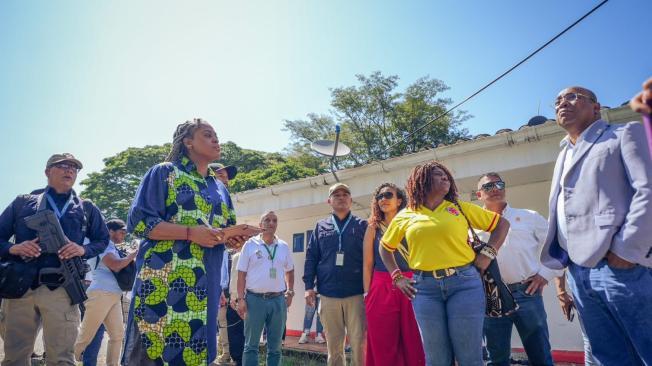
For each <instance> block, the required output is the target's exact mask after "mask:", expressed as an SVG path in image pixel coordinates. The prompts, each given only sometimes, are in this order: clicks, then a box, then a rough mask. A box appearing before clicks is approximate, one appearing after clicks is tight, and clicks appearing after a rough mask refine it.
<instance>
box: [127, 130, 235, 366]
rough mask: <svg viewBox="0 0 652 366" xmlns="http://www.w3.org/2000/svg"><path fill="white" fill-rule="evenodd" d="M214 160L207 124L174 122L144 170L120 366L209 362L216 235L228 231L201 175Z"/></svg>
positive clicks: (212, 183) (132, 218)
mask: <svg viewBox="0 0 652 366" xmlns="http://www.w3.org/2000/svg"><path fill="white" fill-rule="evenodd" d="M219 158H220V145H219V141H218V139H217V136H216V134H215V131H214V130H213V127H212V126H211V125H210V124H208V123H207V122H206V121H203V120H201V119H195V120H193V121H188V122H185V123H182V124H180V125H179V126H177V129H176V131H175V133H174V141H173V145H172V151H171V152H170V155H169V156H168V158H167V159H166V160H167V161H166V162H164V163H161V164H157V165H155V166H154V167H152V168H151V169H150V170H149V171H148V172H147V174H145V177H144V178H143V180H142V182H141V184H140V187H139V188H138V191H137V192H136V197H135V198H134V202H133V203H132V206H131V209H130V211H129V225H128V229H129V231H130V232H133V233H134V234H136V235H139V236H142V237H143V238H144V240H143V241H142V243H141V245H140V251H139V253H138V257H137V260H136V265H137V267H138V276H137V279H136V283H135V284H134V289H133V300H132V303H131V308H130V312H129V320H128V324H127V339H126V342H125V351H124V354H123V364H125V365H129V366H131V365H133V366H136V365H137V366H144V365H173V366H177V365H188V366H190V365H207V364H208V363H209V362H211V361H212V360H213V359H214V358H215V355H216V349H217V347H216V332H217V310H218V307H219V299H220V293H219V289H220V266H221V264H222V254H223V252H224V245H222V244H223V242H224V240H223V237H224V233H223V231H222V230H221V228H224V227H227V226H229V225H233V224H235V212H234V210H233V205H232V203H231V199H230V197H229V193H228V191H227V189H226V187H225V186H224V185H223V184H222V183H221V182H220V181H219V180H217V179H216V178H215V174H214V173H213V171H212V170H211V169H208V164H209V163H211V162H213V161H214V160H217V159H219ZM206 223H208V224H209V225H210V227H209V226H208V225H207V224H206ZM230 244H232V245H238V244H241V243H240V240H238V242H237V243H230Z"/></svg>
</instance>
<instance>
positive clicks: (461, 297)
mask: <svg viewBox="0 0 652 366" xmlns="http://www.w3.org/2000/svg"><path fill="white" fill-rule="evenodd" d="M414 279H415V280H416V284H415V287H416V289H417V295H416V298H415V299H414V300H412V306H413V307H414V314H415V316H416V319H417V324H418V325H419V330H420V332H421V340H422V341H423V348H424V351H425V353H426V364H427V365H430V366H437V365H441V366H450V365H451V364H452V363H453V357H454V358H455V359H457V362H458V364H459V366H482V365H483V361H482V325H483V322H484V312H485V297H484V288H483V287H482V281H481V280H480V274H479V273H478V271H477V270H476V268H475V267H474V266H473V265H466V266H463V267H458V268H457V272H456V273H455V274H453V275H452V276H449V277H446V278H442V279H435V278H433V277H423V276H422V275H421V274H416V275H415V277H414Z"/></svg>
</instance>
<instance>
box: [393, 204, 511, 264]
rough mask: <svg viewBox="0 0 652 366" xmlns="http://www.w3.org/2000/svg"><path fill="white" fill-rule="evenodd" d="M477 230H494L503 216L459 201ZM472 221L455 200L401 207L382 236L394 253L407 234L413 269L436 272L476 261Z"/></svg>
mask: <svg viewBox="0 0 652 366" xmlns="http://www.w3.org/2000/svg"><path fill="white" fill-rule="evenodd" d="M459 203H460V206H461V207H462V210H464V213H465V214H466V217H468V218H469V221H470V222H471V226H473V228H474V229H479V230H483V231H488V232H491V231H493V230H494V229H495V228H496V224H497V223H498V220H499V219H500V215H498V214H497V213H495V212H491V211H487V210H485V209H483V208H482V207H480V206H477V205H474V204H472V203H468V202H462V201H459ZM468 228H469V226H468V224H467V222H466V220H465V219H464V216H463V215H462V213H461V212H459V209H458V208H457V206H455V204H454V203H452V202H449V201H446V200H444V202H442V203H441V204H440V205H439V206H438V207H437V208H435V210H434V211H433V210H430V209H428V208H427V207H424V206H421V207H419V208H417V209H416V210H412V209H410V208H405V209H403V210H401V211H400V212H399V213H398V214H397V215H396V216H395V217H394V219H393V220H392V222H391V223H390V224H389V227H388V228H387V231H385V234H384V235H383V238H382V243H381V245H382V246H383V248H385V249H387V250H389V251H390V252H393V251H395V250H396V248H397V247H398V245H399V244H400V242H401V240H402V239H403V238H404V237H405V238H406V239H407V242H408V248H409V253H410V257H409V264H410V268H412V269H415V270H422V271H433V270H436V269H442V268H451V267H459V266H463V265H466V264H468V263H470V262H472V261H473V260H474V259H475V253H474V252H473V249H471V246H469V244H468V241H467V239H468V235H469V232H468Z"/></svg>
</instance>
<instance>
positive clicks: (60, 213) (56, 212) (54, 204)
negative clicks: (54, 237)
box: [45, 193, 72, 220]
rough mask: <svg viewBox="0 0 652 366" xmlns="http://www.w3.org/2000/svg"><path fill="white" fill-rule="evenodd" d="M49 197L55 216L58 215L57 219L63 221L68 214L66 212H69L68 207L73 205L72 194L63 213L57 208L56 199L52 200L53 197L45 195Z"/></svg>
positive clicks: (62, 210) (64, 206)
mask: <svg viewBox="0 0 652 366" xmlns="http://www.w3.org/2000/svg"><path fill="white" fill-rule="evenodd" d="M45 197H47V199H48V202H50V206H52V210H54V214H55V215H57V218H58V219H59V220H61V218H62V217H63V215H65V214H66V211H68V206H70V204H71V203H72V193H71V194H70V198H69V199H68V202H66V204H65V205H63V208H62V209H61V211H59V208H58V207H57V204H56V203H55V202H54V199H52V196H50V195H49V194H47V195H45Z"/></svg>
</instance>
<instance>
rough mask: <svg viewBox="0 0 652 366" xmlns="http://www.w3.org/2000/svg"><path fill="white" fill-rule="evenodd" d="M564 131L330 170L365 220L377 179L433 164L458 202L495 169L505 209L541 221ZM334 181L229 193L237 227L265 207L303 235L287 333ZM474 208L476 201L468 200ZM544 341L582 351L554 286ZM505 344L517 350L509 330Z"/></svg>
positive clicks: (285, 229) (297, 326)
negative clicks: (451, 180)
mask: <svg viewBox="0 0 652 366" xmlns="http://www.w3.org/2000/svg"><path fill="white" fill-rule="evenodd" d="M603 118H605V119H607V120H609V121H612V122H623V121H629V120H634V119H636V118H638V116H637V115H635V114H633V113H632V112H631V111H630V110H629V109H627V108H618V109H612V110H605V111H603ZM564 135H565V133H564V131H563V130H562V129H560V128H559V127H557V126H556V124H555V123H554V122H548V123H546V124H544V125H539V126H536V127H530V128H525V129H523V130H519V131H514V132H511V133H504V134H500V135H495V136H490V137H487V138H482V139H478V140H473V141H468V142H464V143H461V144H455V145H451V146H445V147H442V148H437V149H433V150H428V151H423V152H419V153H415V154H411V155H406V156H402V157H399V158H394V159H389V160H385V161H383V162H377V163H373V164H369V165H366V166H363V167H358V168H355V169H348V170H344V171H340V172H338V173H337V174H338V176H339V178H340V180H341V181H342V182H344V183H346V184H348V185H349V186H350V187H351V189H352V192H353V200H354V205H353V212H354V214H356V215H358V216H360V217H365V218H366V217H368V215H369V202H370V199H371V192H372V191H373V190H374V189H375V187H377V186H378V185H380V184H381V183H383V182H393V183H395V184H397V185H399V186H404V184H405V182H406V180H407V177H408V176H409V174H410V171H411V170H412V169H413V167H414V166H415V165H417V164H419V163H423V162H426V161H431V160H437V161H440V162H442V163H443V164H445V165H446V166H447V167H448V168H449V169H451V171H452V172H453V175H454V177H455V179H456V182H457V185H458V188H459V189H460V191H461V198H462V199H464V200H467V201H473V200H474V190H475V189H476V183H477V179H478V177H479V176H480V175H481V174H482V173H485V172H488V171H496V172H498V173H500V174H501V175H502V176H503V179H504V180H505V181H506V182H507V197H508V200H509V202H510V204H511V205H512V206H513V207H519V208H528V209H532V210H535V211H537V212H539V213H541V214H542V215H543V216H544V217H547V216H548V196H549V192H550V184H551V181H550V180H551V177H552V173H553V168H554V163H555V160H556V158H557V155H558V153H559V142H560V140H561V139H562V138H563V137H564ZM334 182H335V180H334V179H333V176H332V175H330V174H324V175H321V176H318V177H310V178H306V179H303V180H299V181H295V182H289V183H285V184H282V185H278V186H274V187H269V188H263V189H259V190H255V191H249V192H243V193H240V194H236V195H234V198H235V199H234V201H235V206H236V210H237V211H238V222H239V223H250V224H257V222H258V217H259V215H260V214H261V213H262V212H264V211H265V210H270V209H271V210H274V211H276V213H277V215H278V217H279V229H278V235H279V236H280V237H281V238H283V239H284V240H285V241H287V242H288V244H289V245H290V246H291V247H292V245H293V243H292V241H293V235H294V234H300V233H303V234H304V242H303V244H304V245H303V251H300V252H296V253H294V254H293V259H294V262H295V268H296V269H295V291H296V293H297V296H296V297H295V299H294V303H293V304H292V307H291V309H290V313H289V315H288V322H287V328H288V329H289V330H301V328H302V327H303V325H302V324H303V315H304V306H305V301H304V299H303V296H302V295H303V292H304V285H303V281H302V280H301V277H302V276H303V266H304V261H305V249H306V247H307V244H308V243H307V241H308V240H307V237H306V235H305V233H306V231H308V230H312V229H313V228H314V226H315V223H316V222H317V221H318V220H319V219H322V218H324V217H326V216H327V215H328V214H329V212H330V207H329V206H328V205H327V204H326V199H327V196H328V187H329V186H330V185H331V184H333V183H334ZM475 203H478V202H477V201H475ZM544 302H545V307H546V311H547V314H548V326H549V330H550V340H551V343H552V347H553V349H556V350H570V351H581V350H582V348H583V345H582V337H581V333H580V328H579V323H578V321H577V320H575V321H574V322H572V323H570V322H568V321H566V320H565V319H564V318H563V317H562V314H561V310H560V308H559V304H558V301H557V298H556V296H555V290H554V285H553V284H550V286H547V287H546V289H545V290H544ZM512 346H513V347H521V342H520V339H519V337H518V336H517V334H516V333H514V334H513V336H512Z"/></svg>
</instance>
